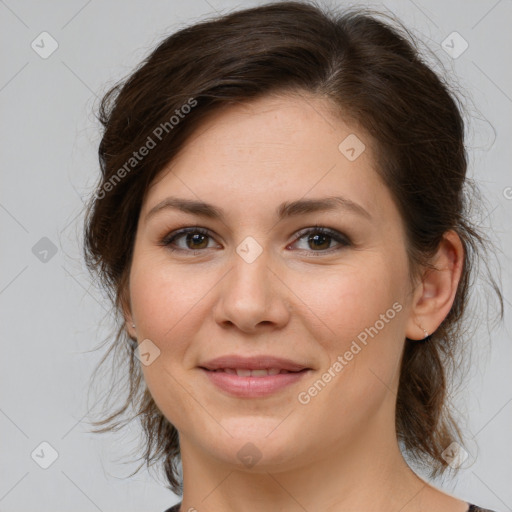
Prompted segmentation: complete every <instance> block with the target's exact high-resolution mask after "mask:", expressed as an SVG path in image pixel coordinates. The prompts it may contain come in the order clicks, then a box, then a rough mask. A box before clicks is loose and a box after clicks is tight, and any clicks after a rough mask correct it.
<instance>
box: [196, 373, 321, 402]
mask: <svg viewBox="0 0 512 512" xmlns="http://www.w3.org/2000/svg"><path fill="white" fill-rule="evenodd" d="M200 370H201V372H202V373H203V374H204V375H205V376H206V378H207V379H208V382H209V384H213V386H214V389H217V391H220V392H221V393H222V394H225V395H228V396H230V397H236V398H245V399H248V398H264V397H268V396H271V395H274V396H275V395H277V394H278V393H280V392H281V393H284V391H285V390H286V389H287V388H288V389H289V388H290V387H292V386H293V385H294V384H297V383H298V382H299V381H301V380H302V379H303V378H305V376H306V375H308V374H309V373H310V372H311V371H312V370H311V369H310V368H303V369H302V370H296V371H292V370H284V369H279V368H258V369H255V370H251V369H247V368H217V369H215V370H210V369H208V368H204V367H200Z"/></svg>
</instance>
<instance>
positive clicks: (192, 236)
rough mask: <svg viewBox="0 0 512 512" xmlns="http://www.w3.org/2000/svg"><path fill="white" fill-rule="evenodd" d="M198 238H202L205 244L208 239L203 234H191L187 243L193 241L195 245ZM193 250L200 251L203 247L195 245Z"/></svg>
mask: <svg viewBox="0 0 512 512" xmlns="http://www.w3.org/2000/svg"><path fill="white" fill-rule="evenodd" d="M198 237H202V238H203V243H204V239H205V238H206V235H203V234H202V233H194V234H192V235H190V234H189V235H188V236H187V242H190V241H191V240H192V241H193V242H194V244H195V242H197V241H198ZM192 248H193V249H198V248H199V249H201V248H202V247H199V246H198V245H194V246H193V247H192Z"/></svg>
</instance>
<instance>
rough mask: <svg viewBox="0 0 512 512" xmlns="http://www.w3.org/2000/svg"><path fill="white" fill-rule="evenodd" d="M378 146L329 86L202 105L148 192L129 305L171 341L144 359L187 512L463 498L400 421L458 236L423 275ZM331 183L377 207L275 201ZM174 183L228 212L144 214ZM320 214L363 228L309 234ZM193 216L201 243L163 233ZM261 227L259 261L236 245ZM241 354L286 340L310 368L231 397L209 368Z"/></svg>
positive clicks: (319, 194) (289, 351)
mask: <svg viewBox="0 0 512 512" xmlns="http://www.w3.org/2000/svg"><path fill="white" fill-rule="evenodd" d="M352 133H355V134H356V135H357V136H358V137H359V139H360V140H361V141H363V142H364V143H365V145H366V150H365V151H363V153H362V154H361V155H360V156H359V157H358V158H357V159H356V160H354V161H349V160H348V159H347V158H346V157H345V156H344V155H343V154H342V153H341V152H340V150H339V149H338V145H339V144H340V142H342V141H343V140H344V139H345V138H346V137H347V136H348V135H349V134H352ZM374 162H375V158H374V153H373V151H372V141H371V140H370V139H369V137H368V136H367V135H366V134H365V133H364V132H362V131H361V130H358V129H356V128H354V127H352V126H350V125H349V124H346V123H345V122H344V121H343V120H342V119H340V118H339V117H335V116H334V114H333V113H332V110H329V105H328V104H327V103H326V100H325V99H321V98H314V97H310V96H304V95H300V96H291V95H287V96H267V97H265V98H263V99H258V100H256V101H252V102H250V103H246V104H244V105H237V106H233V107H229V108H227V109H226V110H223V111H222V112H219V113H216V115H214V116H213V117H212V118H210V119H209V120H208V121H206V122H205V123H204V124H203V125H202V126H201V128H200V129H199V130H198V131H197V132H196V134H195V136H194V137H193V138H192V139H191V140H190V141H189V142H188V144H187V145H186V146H185V147H184V149H183V150H182V152H181V153H180V154H179V155H178V156H177V158H175V159H174V160H173V162H172V163H171V164H170V165H169V166H168V167H166V168H165V169H164V170H163V172H162V173H161V174H160V175H159V176H158V178H157V179H156V180H155V181H154V182H153V184H152V187H151V188H150V190H149V191H148V193H147V194H146V197H145V200H144V202H143V205H142V208H141V215H140V218H139V224H138V228H137V234H136V240H135V247H134V255H133V261H132V266H131V271H130V279H129V303H127V304H126V306H125V318H126V321H127V330H128V331H129V333H130V334H131V335H132V336H136V337H137V339H138V341H139V343H140V342H141V341H142V340H145V339H149V340H151V342H152V343H154V345H156V346H157V347H158V349H159V350H160V355H159V356H158V357H157V358H156V359H155V360H154V361H153V362H152V363H151V364H150V365H147V366H145V365H142V369H143V372H144V378H145V380H146V383H147V386H148V388H149V390H150V392H151V394H152V396H153V398H154V400H155V402H156V404H157V405H158V407H159V408H160V410H161V411H162V413H163V414H164V415H165V416H166V417H167V419H168V420H169V421H170V422H171V423H172V424H173V425H175V426H176V428H177V429H178V431H179V435H180V445H181V453H182V461H183V473H184V494H183V504H182V507H181V510H182V511H188V510H189V509H192V510H198V511H211V512H218V511H219V510H222V511H224V512H230V511H240V510H251V512H260V511H261V512H263V511H265V512H266V511H268V510H275V511H287V512H294V511H304V510H309V511H313V510H315V511H329V512H335V511H368V510H379V511H398V510H400V511H401V512H420V511H421V512H427V511H432V510H436V511H440V512H444V511H446V512H448V511H449V512H465V511H466V510H467V504H466V502H464V501H462V500H458V499H456V498H455V497H453V496H450V495H448V494H446V493H444V492H442V491H440V490H438V489H436V488H434V487H432V486H431V485H429V484H428V483H427V482H426V481H424V480H422V479H420V478H419V477H418V476H416V475H415V473H414V472H413V471H412V470H411V469H410V468H409V467H408V466H407V464H406V463H405V461H404V459H403V457H402V455H401V453H400V451H399V446H398V443H397V439H396V433H395V400H396V390H397V388H398V378H399V363H400V358H401V355H402V351H403V347H404V344H405V343H414V341H406V340H405V338H406V337H408V338H410V339H411V340H419V339H422V338H423V337H424V336H425V334H424V330H423V329H426V330H427V331H428V332H430V333H432V332H434V331H435V330H436V329H437V327H438V326H439V325H440V323H441V322H442V321H443V319H444V318H445V317H446V315H447V314H448V312H449V310H450V307H451V305H452V303H453V300H454V297H455V293H456V289H457V284H458V282H459V279H460V271H461V265H462V256H463V250H462V245H461V243H460V239H459V238H458V236H457V235H456V234H455V233H454V232H448V233H446V236H445V238H444V240H443V242H442V243H441V245H440V247H439V251H438V253H437V255H436V257H435V258H434V263H435V264H436V265H437V267H438V268H439V269H440V270H438V271H433V272H426V273H424V275H423V279H422V280H420V281H419V282H418V283H414V286H413V283H411V282H410V281H409V278H408V263H407V258H406V245H405V235H404V228H403V222H402V219H401V217H400V214H399V212H398V209H397V208H396V205H395V203H394V202H393V199H392V196H391V193H390V191H389V190H388V189H387V188H386V187H385V186H384V184H383V182H382V181H381V179H380V177H379V176H378V174H377V172H376V171H375V168H374ZM333 195H343V196H344V197H347V198H349V199H350V200H352V201H354V202H356V203H358V204H359V205H361V206H362V207H363V208H364V209H365V210H367V211H368V212H369V214H370V215H371V220H368V219H366V218H365V217H363V216H361V215H357V214H356V213H354V212H350V211H346V210H341V209H338V210H333V211H328V212H316V213H308V214H303V215H300V216H297V217H292V218H288V219H283V220H280V221H278V219H277V217H276V216H275V210H276V208H277V207H278V206H279V205H280V204H281V203H282V202H283V201H294V200H298V199H302V198H307V199H311V198H323V197H326V196H333ZM168 196H176V197H180V198H187V199H192V200H201V201H205V202H208V203H211V204H213V205H215V206H217V207H219V208H222V209H223V210H225V212H226V218H225V219H224V221H220V220H213V219H208V218H203V217H199V216H197V215H192V214H189V213H184V212H180V211H178V210H174V209H163V210H161V211H160V212H158V213H157V214H155V215H153V216H151V217H150V218H149V219H146V216H147V214H148V212H149V211H150V210H151V209H152V208H153V207H154V206H155V205H157V204H158V203H159V202H161V201H162V200H163V199H165V198H166V197H168ZM315 224H318V225H320V226H325V227H328V228H331V229H333V230H336V231H338V232H339V233H340V234H343V235H345V236H347V237H348V238H349V239H350V241H351V244H350V245H343V244H340V243H339V242H337V241H336V240H335V239H333V238H329V237H327V238H326V239H321V241H320V247H319V248H317V247H316V246H315V244H314V243H312V242H309V243H308V234H306V236H304V235H297V234H298V233H299V231H301V230H303V229H304V228H310V227H314V226H315ZM187 226H201V227H202V228H205V229H207V230H208V231H209V233H210V235H211V236H208V237H203V238H201V237H200V238H199V240H198V241H196V242H195V244H196V246H197V245H198V246H199V247H200V249H196V251H194V242H193V241H189V242H188V243H187V239H186V235H185V236H181V238H179V239H177V240H175V241H174V247H176V248H181V251H179V250H176V251H171V250H170V248H169V247H166V246H165V245H163V244H162V240H163V239H164V238H165V237H166V236H168V235H169V234H170V233H173V232H176V231H177V230H178V229H181V228H183V227H187ZM310 234H311V235H314V234H318V233H317V232H315V231H313V232H311V233H310ZM248 236H250V237H252V238H253V239H254V240H256V241H257V243H258V244H259V245H260V247H261V249H262V253H261V254H260V256H259V257H258V258H257V259H256V260H255V261H253V262H252V263H248V262H247V261H245V260H244V259H243V258H242V257H240V256H239V254H238V253H237V252H236V248H237V246H239V244H240V243H241V242H242V241H243V240H244V239H245V238H246V237H248ZM186 251H188V252H186ZM322 251H323V252H322ZM394 303H399V304H400V305H401V310H400V312H398V313H397V314H396V315H394V318H393V319H391V320H389V321H388V322H387V323H385V327H384V328H381V329H380V330H379V331H378V334H377V335H374V337H373V338H368V343H367V345H366V346H362V350H361V351H360V352H359V353H357V355H355V356H354V358H353V359H352V360H351V361H350V362H348V364H347V365H346V366H345V367H344V368H343V370H342V371H341V372H339V373H338V374H337V375H336V377H334V378H332V380H331V381H330V382H329V383H328V384H327V385H326V386H325V388H324V389H322V390H321V392H319V393H318V394H317V395H316V396H315V397H314V398H312V399H311V401H310V402H309V403H308V404H301V403H299V401H298V399H297V396H298V394H299V393H300V392H301V391H305V390H308V388H309V387H310V386H311V385H312V384H313V383H314V382H315V381H318V379H319V378H320V377H321V376H322V374H324V373H325V372H326V371H327V370H328V368H329V367H331V366H332V364H333V362H334V361H336V359H337V357H338V356H339V355H343V354H345V352H346V351H347V350H348V349H349V348H350V346H351V343H352V342H353V340H355V339H356V338H357V336H358V334H360V333H361V332H362V331H364V330H365V328H368V327H369V326H374V325H375V323H376V321H377V320H378V319H379V318H381V316H380V315H382V314H386V311H388V310H389V309H390V308H392V305H393V304H394ZM132 322H133V323H135V324H136V327H135V328H133V327H132ZM229 353H237V354H244V355H253V354H262V353H265V354H273V355H276V356H281V357H286V358H289V359H292V360H294V361H298V362H301V363H303V364H305V365H306V366H308V367H311V368H312V369H313V370H312V371H311V372H310V374H309V375H308V376H306V377H305V378H304V379H303V380H302V381H300V382H299V383H296V384H293V385H292V386H289V387H287V388H285V389H284V390H282V391H279V392H277V393H275V394H274V395H271V396H269V397H264V398H257V399H255V398H250V399H247V398H235V397H231V396H229V395H227V394H226V393H224V392H222V391H220V390H218V389H217V388H216V387H214V385H213V384H211V383H210V381H209V380H208V379H207V378H206V376H205V375H204V373H203V372H202V371H201V370H200V369H198V365H199V364H200V363H204V362H205V361H207V360H208V359H212V358H214V357H217V356H220V355H224V354H229ZM248 442H250V443H252V444H253V445H254V446H255V447H256V450H257V452H258V454H259V455H260V456H261V458H260V459H259V461H258V462H257V463H256V464H255V465H254V466H252V467H247V466H246V465H244V464H243V462H242V461H241V460H240V459H239V457H238V456H237V453H238V451H239V450H240V449H241V448H242V447H243V446H244V445H246V443H248ZM369 489H370V490H371V492H369V491H368V490H369ZM248 504H250V505H248Z"/></svg>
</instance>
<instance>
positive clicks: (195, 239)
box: [161, 226, 213, 254]
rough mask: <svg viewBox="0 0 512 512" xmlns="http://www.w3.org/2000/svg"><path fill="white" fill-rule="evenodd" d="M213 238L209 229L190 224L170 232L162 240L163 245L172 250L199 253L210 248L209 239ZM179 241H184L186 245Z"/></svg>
mask: <svg viewBox="0 0 512 512" xmlns="http://www.w3.org/2000/svg"><path fill="white" fill-rule="evenodd" d="M210 240H213V237H212V235H211V234H210V232H209V231H208V230H207V229H204V228H201V227H198V226H190V227H187V228H183V229H179V230H176V231H173V232H171V233H169V234H168V235H167V236H165V237H164V238H163V240H162V241H161V245H163V246H165V247H167V248H168V249H169V250H170V251H180V252H184V253H187V252H188V253H192V254H197V252H201V251H203V250H204V249H209V248H211V247H208V241H210ZM177 241H178V242H179V241H183V242H184V244H185V246H183V245H180V244H179V243H177Z"/></svg>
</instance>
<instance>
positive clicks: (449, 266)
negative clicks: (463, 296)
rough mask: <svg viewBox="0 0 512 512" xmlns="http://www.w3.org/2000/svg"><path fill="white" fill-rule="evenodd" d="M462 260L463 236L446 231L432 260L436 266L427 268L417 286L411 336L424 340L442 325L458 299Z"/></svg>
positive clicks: (411, 317) (411, 337)
mask: <svg viewBox="0 0 512 512" xmlns="http://www.w3.org/2000/svg"><path fill="white" fill-rule="evenodd" d="M463 262H464V248H463V245H462V242H461V240H460V237H459V236H458V235H457V233H456V232H455V231H453V230H450V231H447V232H446V233H445V234H444V235H443V239H442V240H441V242H440V244H439V247H438V250H437V252H436V255H435V256H434V258H433V259H432V264H433V265H434V267H435V268H430V267H428V268H427V269H426V270H425V272H424V274H423V277H422V280H421V281H420V282H419V283H418V285H417V289H416V291H415V294H414V299H413V303H412V305H411V313H410V318H409V320H408V324H407V329H406V337H407V338H408V339H410V340H421V339H425V338H427V337H428V336H429V335H431V334H433V333H434V332H435V331H436V330H437V328H438V327H439V325H441V323H442V322H443V320H444V319H445V318H446V316H447V315H448V313H449V312H450V309H451V307H452V305H453V301H454V300H455V295H456V293H457V289H458V285H459V281H460V277H461V274H462V266H463ZM425 333H427V334H425Z"/></svg>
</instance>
